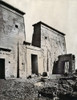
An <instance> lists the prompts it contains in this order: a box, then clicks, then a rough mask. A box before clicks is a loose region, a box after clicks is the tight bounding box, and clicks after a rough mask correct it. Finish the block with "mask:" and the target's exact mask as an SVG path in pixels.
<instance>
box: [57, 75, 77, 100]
mask: <svg viewBox="0 0 77 100" xmlns="http://www.w3.org/2000/svg"><path fill="white" fill-rule="evenodd" d="M57 94H58V97H59V98H63V99H62V100H72V98H76V99H77V76H76V75H74V74H72V75H71V76H70V75H69V76H67V77H63V78H60V80H59V82H58V92H57Z"/></svg>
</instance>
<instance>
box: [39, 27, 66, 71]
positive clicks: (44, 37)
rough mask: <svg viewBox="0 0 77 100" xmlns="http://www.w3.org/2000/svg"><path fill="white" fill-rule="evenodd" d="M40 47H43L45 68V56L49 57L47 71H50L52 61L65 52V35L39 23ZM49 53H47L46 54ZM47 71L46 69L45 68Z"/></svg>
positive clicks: (45, 65) (45, 64)
mask: <svg viewBox="0 0 77 100" xmlns="http://www.w3.org/2000/svg"><path fill="white" fill-rule="evenodd" d="M41 48H42V49H44V61H45V63H44V67H45V70H46V69H47V68H46V67H47V57H48V58H50V63H49V65H50V66H49V72H50V73H52V70H53V64H54V61H57V60H58V56H59V55H62V54H65V53H66V44H65V37H64V36H63V35H61V34H60V33H57V32H54V31H52V30H51V29H50V28H47V27H46V26H44V25H41ZM48 53H49V55H48ZM46 71H47V70H46Z"/></svg>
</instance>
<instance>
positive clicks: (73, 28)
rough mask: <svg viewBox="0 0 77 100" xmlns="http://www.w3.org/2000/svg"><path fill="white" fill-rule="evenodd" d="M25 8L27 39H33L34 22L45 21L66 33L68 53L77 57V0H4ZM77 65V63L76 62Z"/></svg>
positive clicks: (22, 8) (21, 8)
mask: <svg viewBox="0 0 77 100" xmlns="http://www.w3.org/2000/svg"><path fill="white" fill-rule="evenodd" d="M4 1H6V2H8V3H10V4H11V5H13V6H15V7H17V8H19V9H20V10H23V11H24V12H25V13H26V15H25V28H26V40H27V41H30V42H31V40H32V33H33V27H32V24H34V23H36V22H38V21H40V20H41V21H43V22H45V23H46V24H48V25H50V26H52V27H54V28H56V29H58V30H59V31H62V32H64V33H65V34H66V44H67V51H68V53H73V54H75V56H76V59H77V0H20V1H19V0H4ZM76 65H77V63H76Z"/></svg>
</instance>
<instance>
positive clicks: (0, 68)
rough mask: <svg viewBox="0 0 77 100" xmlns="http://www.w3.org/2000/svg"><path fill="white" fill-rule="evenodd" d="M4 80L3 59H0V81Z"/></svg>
mask: <svg viewBox="0 0 77 100" xmlns="http://www.w3.org/2000/svg"><path fill="white" fill-rule="evenodd" d="M4 78H5V59H0V79H4Z"/></svg>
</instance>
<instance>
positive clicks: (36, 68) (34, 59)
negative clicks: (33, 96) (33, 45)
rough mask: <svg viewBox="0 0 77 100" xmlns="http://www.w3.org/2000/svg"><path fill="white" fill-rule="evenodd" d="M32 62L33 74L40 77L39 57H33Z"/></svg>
mask: <svg viewBox="0 0 77 100" xmlns="http://www.w3.org/2000/svg"><path fill="white" fill-rule="evenodd" d="M31 61H32V74H36V75H38V60H37V55H33V54H32V55H31Z"/></svg>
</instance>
